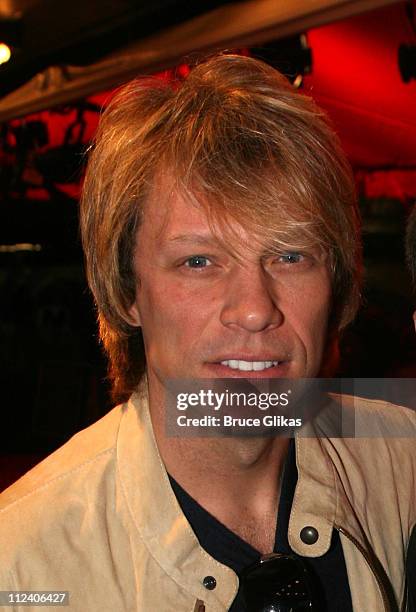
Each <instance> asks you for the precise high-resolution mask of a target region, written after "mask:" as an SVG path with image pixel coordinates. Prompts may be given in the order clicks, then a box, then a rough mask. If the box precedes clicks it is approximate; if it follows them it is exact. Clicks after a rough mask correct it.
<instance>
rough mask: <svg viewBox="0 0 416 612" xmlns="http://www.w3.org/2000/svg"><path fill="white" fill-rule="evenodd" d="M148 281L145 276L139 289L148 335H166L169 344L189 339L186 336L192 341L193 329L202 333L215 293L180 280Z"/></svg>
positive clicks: (165, 339)
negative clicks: (212, 293)
mask: <svg viewBox="0 0 416 612" xmlns="http://www.w3.org/2000/svg"><path fill="white" fill-rule="evenodd" d="M146 281H147V279H146V278H144V279H143V281H142V284H141V287H140V288H139V290H138V293H137V302H138V304H139V309H140V314H141V320H142V327H143V333H144V336H145V337H146V336H148V339H149V340H151V339H152V338H155V337H156V336H157V337H158V338H160V337H161V336H163V338H162V340H163V342H164V344H165V345H166V344H168V343H169V341H171V342H172V341H175V342H176V343H178V342H180V341H181V339H182V340H186V338H185V336H187V341H188V342H189V341H190V336H191V335H192V332H193V333H194V334H200V333H201V329H203V328H204V327H206V324H207V320H208V319H209V314H208V313H209V311H210V310H212V308H213V306H214V300H212V296H210V295H207V292H206V291H204V290H202V289H196V288H194V289H193V290H192V291H190V290H189V288H188V287H185V286H184V285H183V284H182V283H180V282H169V283H166V282H165V281H164V279H160V281H157V280H156V279H154V282H151V283H150V282H146Z"/></svg>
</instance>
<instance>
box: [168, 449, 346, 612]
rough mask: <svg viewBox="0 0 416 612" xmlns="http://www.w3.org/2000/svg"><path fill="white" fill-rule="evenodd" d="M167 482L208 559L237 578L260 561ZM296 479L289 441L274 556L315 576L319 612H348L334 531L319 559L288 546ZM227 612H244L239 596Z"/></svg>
mask: <svg viewBox="0 0 416 612" xmlns="http://www.w3.org/2000/svg"><path fill="white" fill-rule="evenodd" d="M169 478H170V482H171V485H172V488H173V491H174V493H175V495H176V497H177V499H178V502H179V505H180V506H181V508H182V512H183V513H184V515H185V516H186V518H187V519H188V522H189V524H190V525H191V527H192V529H193V531H194V533H195V535H196V537H197V538H198V540H199V543H200V544H201V546H202V547H203V548H204V549H205V550H206V551H207V553H208V554H210V555H211V557H213V558H214V559H216V560H217V561H219V562H220V563H223V564H224V565H227V566H228V567H230V568H231V569H233V570H234V571H235V572H236V574H237V575H240V574H241V572H242V570H243V569H245V568H246V567H248V566H249V565H252V564H253V563H255V562H256V561H258V560H259V559H260V557H261V554H260V553H259V552H258V551H257V550H255V549H254V548H253V547H252V546H250V544H248V543H247V542H245V541H244V540H242V539H241V538H240V537H239V536H238V535H236V534H235V533H233V532H232V531H230V530H229V529H228V528H227V527H225V525H223V524H222V523H220V522H219V521H218V520H217V519H216V518H215V517H213V516H212V515H211V514H209V512H207V511H206V510H204V508H202V506H200V505H199V504H198V503H197V502H196V501H195V500H194V499H193V498H192V497H191V496H190V495H188V493H187V492H186V491H185V490H184V489H182V487H181V486H180V485H179V484H178V483H177V482H176V481H175V480H174V479H173V478H172V477H171V476H169ZM297 479H298V472H297V467H296V450H295V444H294V440H293V439H292V440H291V441H290V445H289V452H288V456H287V459H286V463H285V468H284V473H283V479H282V488H281V494H280V502H279V512H278V521H277V527H276V537H275V544H274V552H278V553H284V554H291V555H294V556H296V557H298V558H300V559H302V561H303V562H304V563H305V565H306V566H307V569H308V571H310V572H311V573H312V574H314V575H315V577H316V579H317V581H318V584H319V585H320V588H321V592H322V596H323V600H324V601H325V602H326V610H325V611H324V610H323V611H322V612H352V602H351V593H350V588H349V584H348V577H347V570H346V567H345V559H344V554H343V551H342V546H341V542H340V539H339V534H338V531H336V530H335V529H334V530H333V533H332V540H331V545H330V548H329V550H328V552H326V553H325V554H324V555H322V556H321V557H300V556H299V555H296V553H294V552H293V551H292V549H291V548H290V546H289V542H288V537H287V532H288V526H289V517H290V511H291V508H292V501H293V495H294V492H295V488H296V483H297ZM229 611H230V612H244V607H243V604H242V599H241V594H240V593H238V594H237V596H236V598H235V599H234V602H233V604H232V606H231V608H230V609H229Z"/></svg>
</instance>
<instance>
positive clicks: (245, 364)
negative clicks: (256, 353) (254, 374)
mask: <svg viewBox="0 0 416 612" xmlns="http://www.w3.org/2000/svg"><path fill="white" fill-rule="evenodd" d="M278 363H279V362H278V361H242V360H241V359H228V360H227V361H221V365H225V366H228V367H229V368H232V369H233V370H243V371H244V372H251V371H252V370H255V371H259V370H265V369H266V368H271V367H272V366H277V365H278Z"/></svg>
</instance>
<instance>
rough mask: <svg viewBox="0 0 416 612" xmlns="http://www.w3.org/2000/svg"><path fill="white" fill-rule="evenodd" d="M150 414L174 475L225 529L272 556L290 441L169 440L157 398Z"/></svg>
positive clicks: (233, 439)
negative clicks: (281, 486)
mask: <svg viewBox="0 0 416 612" xmlns="http://www.w3.org/2000/svg"><path fill="white" fill-rule="evenodd" d="M150 414H151V418H152V423H153V429H154V433H155V437H156V442H157V445H158V448H159V452H160V455H161V457H162V460H163V462H164V464H165V467H166V469H167V471H168V472H169V474H170V475H171V476H172V477H173V478H174V479H175V480H176V481H177V482H178V483H179V484H180V485H181V486H182V487H183V488H184V489H185V490H186V491H187V493H188V494H189V495H190V496H191V497H193V498H194V499H195V500H196V501H197V502H198V503H199V504H200V505H201V506H202V507H203V508H205V510H207V511H208V512H209V513H210V514H212V515H213V516H215V517H216V518H217V519H218V520H219V521H220V522H221V523H223V524H224V525H226V526H227V527H228V528H229V529H231V530H232V531H234V532H235V533H237V534H238V535H239V536H240V537H242V538H243V539H244V540H246V541H248V542H249V543H250V544H251V545H252V546H253V547H254V548H256V549H257V550H259V551H260V552H262V553H268V552H271V551H272V550H273V544H274V537H275V527H276V514H277V508H278V502H279V497H280V483H281V477H282V472H283V467H284V462H285V459H286V455H287V451H288V445H289V440H288V439H287V438H263V437H262V438H243V437H241V438H235V437H233V438H224V437H217V438H213V437H211V438H186V437H184V438H175V437H169V438H168V437H167V436H166V433H165V423H164V410H163V408H162V406H161V405H160V403H159V402H154V401H152V397H150ZM253 526H254V527H253Z"/></svg>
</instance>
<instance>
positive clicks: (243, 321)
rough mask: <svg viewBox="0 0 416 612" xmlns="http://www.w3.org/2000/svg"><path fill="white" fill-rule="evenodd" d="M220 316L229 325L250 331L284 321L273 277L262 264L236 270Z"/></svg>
mask: <svg viewBox="0 0 416 612" xmlns="http://www.w3.org/2000/svg"><path fill="white" fill-rule="evenodd" d="M220 319H221V322H222V324H223V325H225V326H226V327H230V328H241V329H244V330H246V331H249V332H261V331H265V330H269V329H273V328H276V327H279V326H280V325H281V324H282V322H283V314H282V312H281V311H280V309H279V307H278V305H277V296H276V295H274V292H273V279H271V278H270V277H267V275H266V274H265V272H264V270H263V268H262V267H261V266H260V265H259V266H256V267H255V269H253V270H246V269H243V268H239V269H238V270H234V271H233V275H232V278H231V279H230V280H229V282H228V284H227V288H226V296H225V301H224V304H223V307H222V311H221V317H220Z"/></svg>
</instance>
